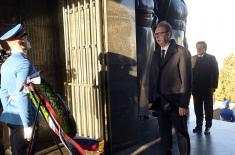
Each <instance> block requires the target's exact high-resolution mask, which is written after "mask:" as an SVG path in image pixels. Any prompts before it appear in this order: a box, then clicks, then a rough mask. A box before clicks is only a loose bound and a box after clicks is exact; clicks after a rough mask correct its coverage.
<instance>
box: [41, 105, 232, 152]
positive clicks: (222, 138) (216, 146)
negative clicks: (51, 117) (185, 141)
mask: <svg viewBox="0 0 235 155" xmlns="http://www.w3.org/2000/svg"><path fill="white" fill-rule="evenodd" d="M219 106H221V103H219V105H215V108H218V107H219ZM188 125H189V134H190V138H191V155H234V154H235V135H234V131H235V123H229V122H223V121H220V120H216V119H214V120H213V127H212V129H211V134H210V135H208V136H205V135H204V134H201V135H197V134H193V133H192V129H193V128H194V126H195V115H194V112H193V106H192V104H191V105H190V117H189V122H188ZM154 136H156V134H154V135H153V137H154ZM54 149H56V148H54ZM62 150H63V153H64V155H68V152H67V151H66V149H65V148H64V147H63V148H62ZM161 150H162V149H161V144H160V138H157V137H156V138H155V139H154V138H153V140H151V141H147V140H146V141H145V142H144V143H141V142H140V143H139V144H136V145H135V146H133V147H130V148H128V149H125V150H120V151H119V152H116V153H113V154H114V155H162V152H161ZM43 151H44V152H43ZM43 151H40V152H37V155H42V154H46V155H59V154H60V152H59V151H58V150H53V148H51V150H50V149H48V150H43ZM87 154H88V155H98V154H100V153H97V152H88V153H87ZM173 155H179V153H178V149H177V144H176V139H175V138H174V146H173Z"/></svg>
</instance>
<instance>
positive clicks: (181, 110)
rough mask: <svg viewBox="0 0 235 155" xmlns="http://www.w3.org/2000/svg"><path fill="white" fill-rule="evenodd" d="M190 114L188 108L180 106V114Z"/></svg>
mask: <svg viewBox="0 0 235 155" xmlns="http://www.w3.org/2000/svg"><path fill="white" fill-rule="evenodd" d="M187 114H188V109H186V108H182V107H179V115H180V116H186V115H187Z"/></svg>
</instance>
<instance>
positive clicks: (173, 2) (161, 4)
mask: <svg viewBox="0 0 235 155" xmlns="http://www.w3.org/2000/svg"><path fill="white" fill-rule="evenodd" d="M135 2H136V4H135V6H136V47H137V72H138V86H139V88H138V90H139V116H140V117H141V118H142V117H145V116H148V114H149V111H148V84H149V68H150V63H151V58H152V55H153V52H154V51H155V46H156V43H155V39H154V35H153V32H154V29H155V27H156V25H157V23H158V21H163V20H165V21H168V22H169V23H170V24H171V25H172V28H173V35H172V38H173V39H175V41H176V42H177V44H179V45H182V46H184V47H187V40H186V38H185V32H186V22H187V15H188V10H187V7H186V4H185V2H184V1H183V0H136V1H135Z"/></svg>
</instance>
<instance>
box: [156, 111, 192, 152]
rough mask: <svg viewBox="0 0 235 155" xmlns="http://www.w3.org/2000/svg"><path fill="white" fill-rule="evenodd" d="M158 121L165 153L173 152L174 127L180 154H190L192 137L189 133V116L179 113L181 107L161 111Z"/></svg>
mask: <svg viewBox="0 0 235 155" xmlns="http://www.w3.org/2000/svg"><path fill="white" fill-rule="evenodd" d="M157 115H158V123H159V130H160V137H161V143H162V144H163V148H164V155H171V154H172V150H171V149H172V127H174V128H175V131H176V136H177V142H178V148H179V152H180V155H189V154H190V138H189V134H188V126H187V116H180V115H179V108H178V107H175V108H173V109H172V110H171V111H170V112H164V111H162V110H161V111H159V112H158V114H157Z"/></svg>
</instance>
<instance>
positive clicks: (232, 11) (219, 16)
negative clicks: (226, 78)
mask: <svg viewBox="0 0 235 155" xmlns="http://www.w3.org/2000/svg"><path fill="white" fill-rule="evenodd" d="M185 2H186V5H187V8H188V18H187V30H186V37H187V40H188V45H189V50H190V52H191V54H192V55H195V54H196V42H197V41H205V42H206V43H207V53H209V54H212V55H214V56H215V57H216V59H217V61H218V63H219V67H220V68H221V67H222V64H223V60H224V58H225V57H227V56H228V55H229V54H230V53H232V52H235V18H234V16H235V0H223V1H221V0H185Z"/></svg>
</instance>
